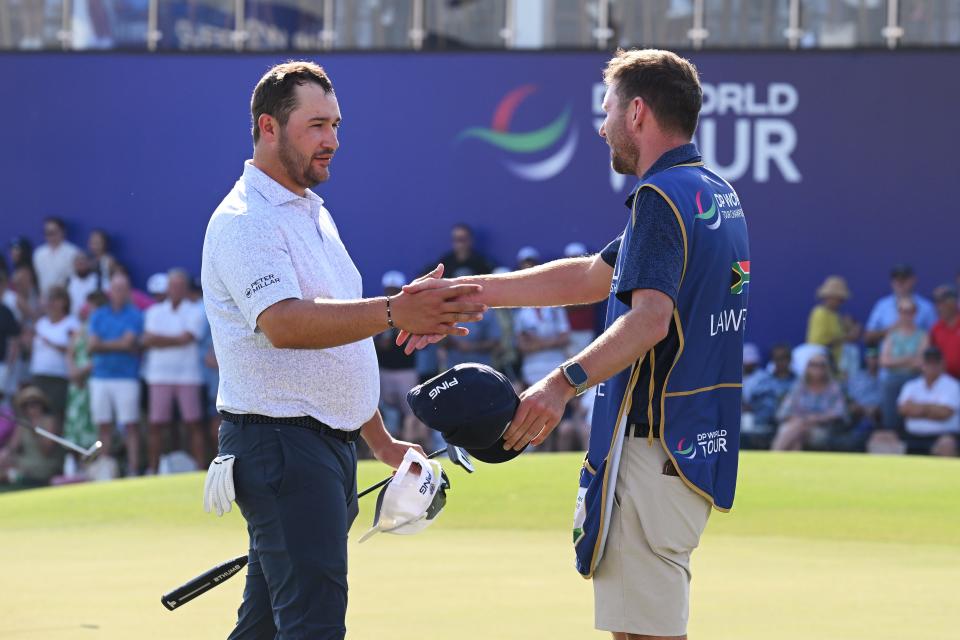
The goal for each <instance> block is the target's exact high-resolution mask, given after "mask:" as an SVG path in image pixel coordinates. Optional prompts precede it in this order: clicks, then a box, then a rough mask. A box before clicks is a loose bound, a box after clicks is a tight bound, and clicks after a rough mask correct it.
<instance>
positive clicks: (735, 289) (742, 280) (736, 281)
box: [730, 260, 750, 296]
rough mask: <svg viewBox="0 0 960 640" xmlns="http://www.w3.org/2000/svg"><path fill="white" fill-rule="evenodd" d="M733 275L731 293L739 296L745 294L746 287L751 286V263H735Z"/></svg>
mask: <svg viewBox="0 0 960 640" xmlns="http://www.w3.org/2000/svg"><path fill="white" fill-rule="evenodd" d="M731 268H732V269H733V275H732V276H731V277H730V293H732V294H734V295H736V296H738V295H740V294H741V293H743V289H744V287H746V286H747V285H748V284H750V261H749V260H740V261H739V262H734V263H733V266H732V267H731Z"/></svg>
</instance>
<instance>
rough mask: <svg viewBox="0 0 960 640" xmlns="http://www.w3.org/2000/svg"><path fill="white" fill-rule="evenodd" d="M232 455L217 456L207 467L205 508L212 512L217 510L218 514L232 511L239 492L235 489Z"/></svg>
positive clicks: (204, 493) (204, 488)
mask: <svg viewBox="0 0 960 640" xmlns="http://www.w3.org/2000/svg"><path fill="white" fill-rule="evenodd" d="M235 459H236V458H235V457H234V456H232V455H226V456H217V457H216V458H214V459H213V462H211V463H210V468H209V469H207V480H206V482H205V483H204V485H203V510H204V511H206V512H207V513H210V511H211V510H216V512H217V515H218V516H222V515H223V514H224V513H225V512H227V511H230V510H231V509H232V508H233V506H232V505H231V504H230V503H231V502H233V501H234V500H235V499H236V497H237V494H236V492H235V491H234V489H233V461H234V460H235Z"/></svg>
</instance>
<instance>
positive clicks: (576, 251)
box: [563, 242, 590, 258]
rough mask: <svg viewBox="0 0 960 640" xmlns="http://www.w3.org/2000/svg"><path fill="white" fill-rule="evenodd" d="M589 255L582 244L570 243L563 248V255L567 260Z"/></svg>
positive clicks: (585, 246)
mask: <svg viewBox="0 0 960 640" xmlns="http://www.w3.org/2000/svg"><path fill="white" fill-rule="evenodd" d="M588 253H590V252H589V251H588V250H587V245H585V244H583V243H582V242H571V243H570V244H568V245H567V246H566V247H564V248H563V255H564V256H566V257H567V258H579V257H580V256H585V255H587V254H588Z"/></svg>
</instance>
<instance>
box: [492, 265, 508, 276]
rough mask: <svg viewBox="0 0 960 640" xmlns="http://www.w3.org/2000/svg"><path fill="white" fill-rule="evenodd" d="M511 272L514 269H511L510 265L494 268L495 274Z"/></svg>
mask: <svg viewBox="0 0 960 640" xmlns="http://www.w3.org/2000/svg"><path fill="white" fill-rule="evenodd" d="M511 272H512V269H510V267H494V269H493V273H494V275H498V274H501V273H511Z"/></svg>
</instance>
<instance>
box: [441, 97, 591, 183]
mask: <svg viewBox="0 0 960 640" xmlns="http://www.w3.org/2000/svg"><path fill="white" fill-rule="evenodd" d="M536 90H537V87H536V85H532V84H526V85H523V86H521V87H517V88H516V89H514V90H513V91H511V92H510V93H508V94H507V95H505V96H504V97H503V100H501V101H500V104H498V105H497V108H496V110H494V112H493V122H492V123H491V125H490V128H489V129H488V128H486V127H470V128H469V129H465V130H463V131H461V132H460V135H458V136H457V142H460V141H462V140H465V139H467V138H479V139H480V140H483V141H484V142H486V143H487V144H489V145H491V146H494V147H496V148H497V149H500V150H502V151H505V152H507V153H509V154H510V156H509V157H510V159H507V158H504V160H503V163H504V165H506V167H507V169H509V170H510V172H511V173H513V174H514V175H515V176H517V177H519V178H523V179H524V180H533V181H537V180H549V179H550V178H553V177H554V176H556V175H557V174H559V173H560V172H561V171H563V170H564V169H566V168H567V165H569V164H570V161H571V160H572V159H573V153H574V151H576V148H577V128H576V127H575V126H571V123H570V120H571V109H570V107H569V105H568V106H567V108H566V109H564V110H563V112H562V113H561V114H560V115H559V116H557V118H556V119H554V120H553V121H552V122H550V123H549V124H547V125H546V126H544V127H542V128H540V129H535V130H533V131H510V121H511V120H512V119H513V115H514V113H515V112H516V110H517V108H518V107H519V106H520V105H521V104H522V103H523V101H524V100H526V99H527V97H529V96H530V95H531V94H532V93H534V92H535V91H536ZM564 135H566V137H565V138H564ZM561 138H564V141H563V143H562V144H561V145H560V146H559V147H557V146H556V145H557V143H558V142H559V141H560V139H561ZM554 148H555V149H556V150H555V151H553V152H552V153H550V155H549V156H547V157H546V158H542V159H538V160H530V161H525V162H521V161H520V160H519V158H522V157H524V156H530V155H534V154H538V153H542V152H544V151H547V150H548V149H554Z"/></svg>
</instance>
